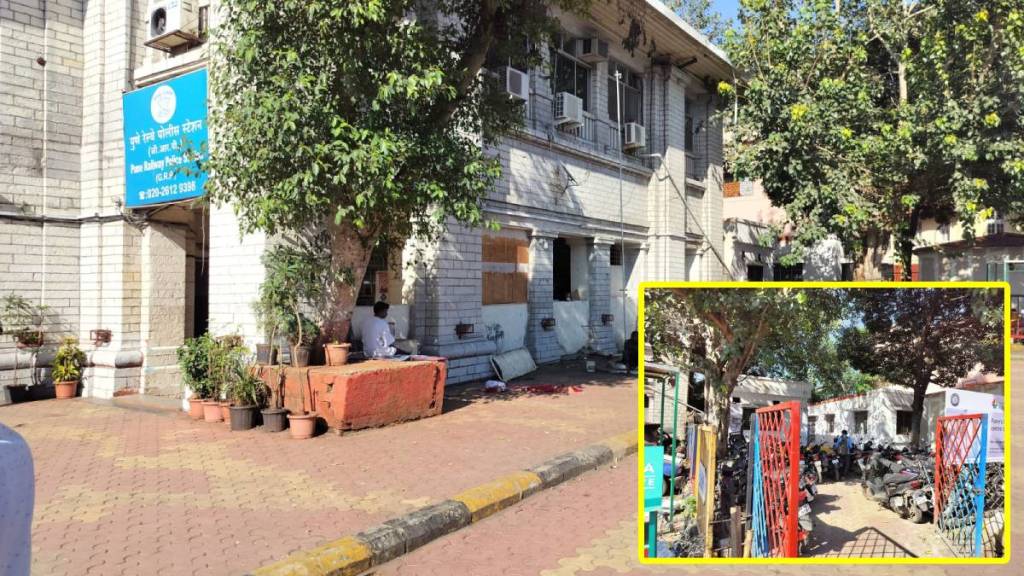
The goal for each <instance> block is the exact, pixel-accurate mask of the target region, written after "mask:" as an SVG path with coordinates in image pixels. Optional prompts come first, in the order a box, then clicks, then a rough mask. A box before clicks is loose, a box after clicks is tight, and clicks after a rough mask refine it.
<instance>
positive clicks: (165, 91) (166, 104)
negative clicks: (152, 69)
mask: <svg viewBox="0 0 1024 576" xmlns="http://www.w3.org/2000/svg"><path fill="white" fill-rule="evenodd" d="M177 104H178V98H177V97H176V96H175V95H174V89H173V88H171V87H170V86H167V85H164V86H161V87H159V88H157V89H156V90H154V91H153V97H152V98H151V99H150V101H149V112H150V114H152V115H153V120H155V121H156V123H157V124H163V123H165V122H167V121H168V120H170V119H171V116H174V108H175V106H176V105H177Z"/></svg>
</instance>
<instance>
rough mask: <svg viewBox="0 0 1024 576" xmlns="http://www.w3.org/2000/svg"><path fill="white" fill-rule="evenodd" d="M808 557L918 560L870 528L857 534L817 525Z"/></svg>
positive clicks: (822, 524)
mask: <svg viewBox="0 0 1024 576" xmlns="http://www.w3.org/2000/svg"><path fill="white" fill-rule="evenodd" d="M811 539H812V542H814V544H813V545H812V546H810V547H809V548H808V550H807V552H808V556H811V557H817V558H917V555H916V554H914V553H912V552H911V551H910V550H907V549H906V548H904V547H903V546H901V545H900V544H899V543H898V542H896V541H895V540H893V539H892V538H890V537H889V536H888V535H887V534H885V533H884V532H882V531H881V530H878V529H877V528H873V527H870V526H865V527H864V528H859V529H857V530H856V531H854V532H850V531H849V530H844V529H842V528H839V527H837V526H832V525H829V524H825V523H823V522H816V523H815V526H814V532H813V533H812V534H811Z"/></svg>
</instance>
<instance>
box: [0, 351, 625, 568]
mask: <svg viewBox="0 0 1024 576" xmlns="http://www.w3.org/2000/svg"><path fill="white" fill-rule="evenodd" d="M568 382H572V383H576V384H581V385H582V392H580V393H574V394H546V393H531V392H522V393H513V394H506V395H502V396H499V397H496V396H490V395H486V394H482V393H480V392H479V391H478V390H476V389H471V390H467V391H464V392H462V393H460V394H457V395H452V396H451V397H449V398H448V399H446V408H445V413H444V414H442V415H440V416H437V417H434V418H430V419H426V420H421V421H417V422H409V423H405V424H402V425H397V426H391V427H387V428H381V429H376V430H367V431H361V432H355V433H348V434H346V435H345V436H343V437H337V436H334V435H333V434H328V435H324V436H320V437H317V438H314V439H312V440H307V441H293V440H291V439H289V438H288V436H287V432H284V433H281V434H268V433H265V432H263V431H261V430H259V429H256V430H252V431H247V432H235V433H232V432H230V431H228V430H227V426H226V425H225V424H207V423H205V422H194V421H192V420H190V419H189V418H188V417H187V416H185V415H184V414H181V413H171V412H156V413H153V412H144V411H140V410H127V409H124V408H121V407H116V406H112V405H104V404H100V403H96V402H91V401H88V400H83V399H77V400H72V401H57V400H49V401H43V402H31V403H25V404H18V405H14V406H6V407H0V421H2V422H3V423H4V424H6V425H7V426H10V427H12V428H14V429H15V430H16V431H18V432H19V433H20V434H22V435H23V436H24V437H25V439H26V440H27V441H28V443H29V445H30V447H31V449H32V452H33V457H34V459H35V466H36V476H37V484H36V510H35V521H34V528H33V572H34V573H37V574H46V575H51V574H52V575H64V574H75V575H78V574H103V575H118V574H172V575H181V574H239V573H241V572H243V571H245V570H247V569H252V568H255V567H257V566H260V565H262V564H265V563H268V562H271V561H273V560H277V559H280V558H282V557H284V556H286V555H288V554H290V553H292V552H294V551H296V550H299V549H304V548H310V547H313V546H316V545H319V544H322V543H324V542H325V541H328V540H331V539H334V538H338V537H340V536H343V535H346V534H350V533H354V532H357V531H358V530H360V529H362V528H364V527H367V526H370V525H372V524H376V523H379V522H381V521H383V520H385V519H387V518H390V517H393V516H396V515H398V514H401V513H404V512H407V511H409V510H411V509H413V508H416V507H419V506H422V505H425V504H428V503H430V502H434V501H438V500H441V499H444V498H446V497H449V496H451V495H453V494H455V493H457V492H459V491H460V490H463V489H465V488H469V487H471V486H475V485H477V484H480V483H483V482H486V481H489V480H492V479H494V478H496V477H498V476H500V475H503V474H506V473H509V472H513V471H515V470H519V469H522V468H526V467H530V466H533V465H536V464H539V463H540V462H542V461H544V460H545V459H547V458H550V457H552V456H555V455H557V454H560V453H562V452H565V451H568V450H571V449H574V448H578V447H581V446H584V445H587V444H590V443H592V442H595V441H597V440H600V439H602V438H605V437H607V436H609V435H612V434H616V433H619V432H623V431H626V430H630V429H633V428H634V427H635V426H636V412H635V410H634V409H633V407H634V406H635V405H636V404H635V402H636V396H635V394H636V387H635V378H626V377H615V376H610V375H599V374H585V373H582V372H581V371H579V370H575V371H570V370H565V369H545V370H543V371H541V372H538V373H537V374H536V375H534V376H533V377H532V379H530V380H527V381H524V382H523V383H522V384H523V385H540V384H549V383H554V384H564V383H568Z"/></svg>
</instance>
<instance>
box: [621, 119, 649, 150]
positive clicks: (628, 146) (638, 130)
mask: <svg viewBox="0 0 1024 576" xmlns="http://www.w3.org/2000/svg"><path fill="white" fill-rule="evenodd" d="M624 139H625V142H624V143H623V146H622V147H623V149H625V150H633V149H635V148H643V147H644V146H647V130H645V129H644V127H643V126H641V125H640V124H637V123H636V122H626V132H625V134H624Z"/></svg>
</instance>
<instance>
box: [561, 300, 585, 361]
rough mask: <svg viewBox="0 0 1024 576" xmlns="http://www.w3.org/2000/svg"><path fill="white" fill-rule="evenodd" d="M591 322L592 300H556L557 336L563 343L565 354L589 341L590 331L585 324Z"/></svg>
mask: <svg viewBox="0 0 1024 576" xmlns="http://www.w3.org/2000/svg"><path fill="white" fill-rule="evenodd" d="M588 324H590V302H588V301H586V300H580V301H577V302H560V301H558V300H556V301H555V337H557V338H558V343H559V344H561V345H562V351H563V353H564V354H573V353H576V352H578V351H579V350H580V348H583V346H585V345H586V343H587V337H588V331H587V328H585V326H587V325H588Z"/></svg>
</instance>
